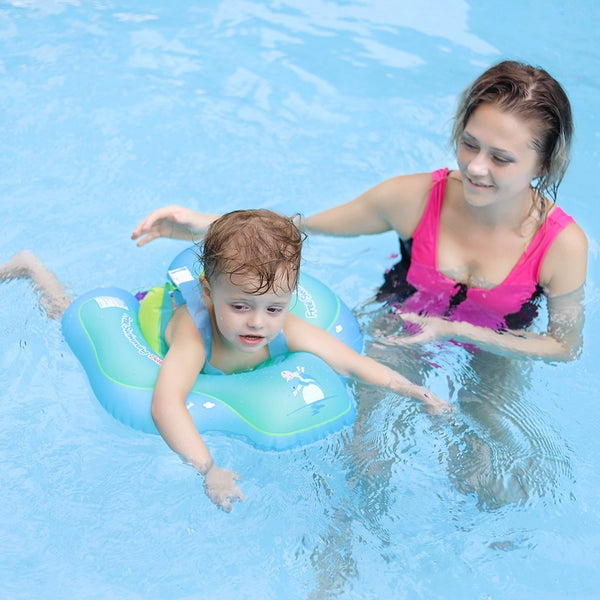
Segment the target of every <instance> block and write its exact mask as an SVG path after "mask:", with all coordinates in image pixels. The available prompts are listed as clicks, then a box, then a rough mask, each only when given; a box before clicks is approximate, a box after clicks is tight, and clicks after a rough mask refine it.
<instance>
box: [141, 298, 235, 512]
mask: <svg viewBox="0 0 600 600" xmlns="http://www.w3.org/2000/svg"><path fill="white" fill-rule="evenodd" d="M169 328H170V336H169V337H170V340H169V341H170V347H169V351H168V352H167V354H166V356H165V358H164V360H163V363H162V365H161V368H160V371H159V374H158V379H157V381H156V385H155V387H154V394H153V397H152V418H153V419H154V423H155V424H156V427H157V429H158V431H159V432H160V434H161V436H162V437H163V439H164V440H165V442H167V444H168V445H169V447H170V448H171V449H172V450H173V451H174V452H177V454H179V455H180V456H181V458H182V459H183V461H184V462H185V463H187V464H189V465H192V466H193V467H194V468H195V469H196V470H197V471H198V472H199V473H201V474H202V475H204V482H205V486H206V493H207V494H208V496H209V498H210V499H211V500H212V501H213V502H214V503H215V504H217V505H218V506H220V507H221V508H223V509H224V510H225V511H227V512H229V511H230V510H231V502H232V501H235V500H243V498H244V496H243V494H242V492H241V490H240V489H239V488H238V487H237V485H236V483H235V482H236V481H237V480H239V478H240V477H239V475H237V473H235V472H233V471H230V470H227V469H222V468H220V467H217V466H216V465H215V464H214V461H213V458H212V456H211V454H210V452H209V450H208V448H207V447H206V444H205V443H204V440H203V439H202V436H201V435H200V434H199V433H198V430H197V429H196V425H195V424H194V421H193V419H192V417H191V415H190V413H189V411H188V410H187V408H186V406H185V403H186V399H187V397H188V394H189V393H190V390H191V389H192V386H193V385H194V382H195V381H196V378H197V377H198V373H199V371H200V369H201V368H202V366H203V365H204V361H205V360H206V352H205V350H204V345H203V343H202V338H201V337H200V334H199V333H198V330H197V329H196V326H195V324H194V322H193V320H192V317H191V316H190V314H189V312H188V311H187V308H186V307H184V306H182V307H180V308H179V309H177V311H176V312H175V314H174V315H173V317H172V319H171V322H170V323H169Z"/></svg>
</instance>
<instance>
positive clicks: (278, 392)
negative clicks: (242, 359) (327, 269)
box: [62, 248, 363, 450]
mask: <svg viewBox="0 0 600 600" xmlns="http://www.w3.org/2000/svg"><path fill="white" fill-rule="evenodd" d="M198 293H199V284H198V261H197V257H196V252H195V249H194V248H188V249H187V250H185V251H184V252H182V253H181V254H179V255H178V256H177V257H176V258H175V260H174V261H173V262H172V263H171V265H170V267H169V269H168V277H167V283H166V284H165V285H164V286H162V287H158V288H153V289H152V290H151V291H150V293H148V294H147V295H146V296H145V297H144V298H143V299H142V300H141V302H140V301H139V300H138V299H137V298H136V296H134V295H132V294H131V293H129V292H127V291H125V290H123V289H120V288H116V287H104V288H98V289H95V290H92V291H90V292H88V293H86V294H83V295H82V296H80V297H79V298H77V299H76V300H75V301H74V302H73V303H72V304H71V305H70V306H69V308H68V309H67V310H66V312H65V314H64V316H63V319H62V328H63V333H64V336H65V339H66V340H67V342H68V344H69V346H70V347H71V349H72V350H73V352H74V354H75V355H76V356H77V358H78V359H79V361H80V362H81V364H82V365H83V367H84V369H85V371H86V373H87V376H88V378H89V380H90V384H91V386H92V389H93V391H94V394H95V395H96V397H97V398H98V400H99V401H100V403H101V404H102V406H103V407H104V408H105V409H106V410H107V411H108V412H109V413H110V414H111V415H113V416H114V417H115V418H117V419H118V420H119V421H121V422H122V423H125V424H126V425H129V426H131V427H133V428H135V429H138V430H141V431H145V432H149V433H158V432H157V430H156V427H155V425H154V422H153V420H152V416H151V412H150V408H151V404H152V392H153V389H154V384H155V382H156V378H157V376H158V371H159V368H160V364H161V362H162V357H163V356H164V354H165V352H166V347H165V344H164V340H163V339H162V333H163V331H164V327H165V325H166V322H168V318H169V316H170V313H171V311H172V299H171V295H172V294H181V295H182V296H183V299H184V300H185V298H189V297H190V294H198ZM291 311H292V312H293V313H294V314H296V315H298V316H299V317H301V318H303V319H305V320H307V321H310V322H312V323H314V324H316V325H318V326H319V327H321V328H323V329H325V330H326V331H329V332H330V333H331V334H332V335H334V336H336V337H337V338H338V339H340V340H342V341H344V342H345V343H346V344H347V345H349V346H350V347H352V348H354V349H355V350H356V351H357V352H361V351H362V345H363V339H362V335H361V333H360V329H359V327H358V323H357V322H356V319H355V318H354V315H353V314H352V312H351V311H350V310H349V308H348V307H347V306H346V305H345V304H344V303H343V302H342V301H341V300H340V298H339V297H338V296H336V295H335V294H334V293H333V292H332V291H331V290H330V289H329V288H328V287H327V286H325V285H324V284H323V283H321V282H320V281H319V280H317V279H315V278H313V277H310V276H308V275H306V274H301V275H300V279H299V283H298V290H297V292H296V294H295V297H294V299H293V300H292V305H291ZM187 407H188V410H189V411H190V414H191V415H192V418H193V419H194V422H195V424H196V426H197V427H198V430H199V431H200V432H201V433H207V432H219V433H223V434H226V435H230V436H234V437H240V438H244V439H246V440H247V441H249V442H250V443H252V444H253V445H254V446H256V447H258V448H263V449H274V450H284V449H287V448H291V447H294V446H297V445H300V444H307V443H310V442H313V441H315V440H318V439H321V438H323V437H325V436H326V435H328V434H329V433H332V432H334V431H337V430H339V429H341V428H342V427H343V426H345V425H348V424H351V423H352V422H353V421H354V419H355V417H356V408H355V404H354V400H353V398H352V396H351V395H350V394H349V392H348V389H347V385H346V382H345V381H344V380H343V379H342V378H340V377H339V376H338V375H337V374H336V373H335V371H333V370H332V369H331V368H330V367H329V366H328V365H327V364H326V363H324V362H323V361H322V360H321V359H319V358H318V357H316V356H314V355H312V354H308V353H303V352H297V353H289V354H287V355H285V356H283V357H278V358H276V359H273V360H270V361H267V362H265V363H263V364H261V365H259V366H258V367H256V368H255V369H253V370H251V371H246V372H243V373H235V374H232V375H205V374H200V375H199V376H198V379H197V381H196V383H195V385H194V387H193V388H192V391H191V392H190V394H189V397H188V399H187Z"/></svg>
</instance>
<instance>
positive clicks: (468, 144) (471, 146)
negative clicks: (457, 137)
mask: <svg viewBox="0 0 600 600" xmlns="http://www.w3.org/2000/svg"><path fill="white" fill-rule="evenodd" d="M462 144H463V146H464V147H465V148H466V149H467V150H477V146H476V145H475V144H472V143H471V142H467V141H466V140H463V141H462Z"/></svg>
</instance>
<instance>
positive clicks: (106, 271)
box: [0, 0, 600, 600]
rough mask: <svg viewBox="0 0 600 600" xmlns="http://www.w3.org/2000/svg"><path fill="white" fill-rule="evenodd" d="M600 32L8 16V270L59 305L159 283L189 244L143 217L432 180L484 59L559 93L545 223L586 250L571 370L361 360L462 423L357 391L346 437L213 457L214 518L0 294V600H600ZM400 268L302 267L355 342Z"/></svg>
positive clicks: (130, 14)
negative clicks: (562, 157) (239, 497)
mask: <svg viewBox="0 0 600 600" xmlns="http://www.w3.org/2000/svg"><path fill="white" fill-rule="evenodd" d="M599 17H600V9H599V8H598V5H597V3H596V2H595V1H592V0H578V1H577V2H553V3H547V2H542V1H541V0H534V1H532V2H527V3H522V2H518V1H516V0H509V1H508V2H504V3H487V2H475V1H470V2H465V1H464V0H427V1H424V2H419V3H417V5H416V6H415V5H414V3H413V2H408V1H404V0H397V1H396V2H392V1H391V0H362V1H359V0H351V1H341V0H338V1H337V2H324V1H320V0H311V1H307V0H281V1H277V2H262V1H260V0H222V1H220V2H217V1H209V2H191V1H185V0H182V1H180V2H172V3H167V2H161V1H159V0H148V1H146V2H140V1H134V0H129V1H125V2H115V1H113V0H95V1H94V2H86V1H83V0H11V1H8V2H6V1H5V2H2V3H0V134H1V135H0V148H1V152H0V207H1V208H2V223H1V225H0V232H1V235H0V260H4V259H7V258H9V257H10V256H11V255H12V254H13V253H14V252H15V251H17V250H19V249H21V248H24V247H28V248H31V249H33V250H34V251H35V252H36V253H37V254H38V255H39V256H41V257H42V259H43V260H44V261H45V262H46V263H47V264H48V265H49V266H50V267H51V268H52V269H53V270H54V271H55V272H56V273H57V274H58V275H59V277H60V278H61V279H62V280H64V281H66V282H68V283H69V285H70V287H71V289H72V290H73V291H74V292H76V293H79V292H84V291H86V290H88V289H91V288H93V287H96V286H98V285H102V284H113V285H117V286H121V287H125V288H128V289H133V290H136V289H140V288H144V287H147V286H148V285H151V284H155V283H160V282H162V280H163V276H164V271H165V268H166V266H167V265H168V264H169V262H170V260H171V258H172V257H173V256H174V254H175V253H176V252H178V251H179V250H180V249H181V248H182V246H181V244H180V243H178V242H174V241H165V240H162V241H158V242H154V243H153V244H151V245H150V246H147V247H145V248H143V249H138V248H136V247H135V246H134V244H133V243H132V242H130V241H129V235H130V232H131V230H132V229H133V227H134V226H135V225H136V224H137V222H138V221H139V220H140V219H141V218H142V217H143V216H144V215H146V214H147V213H148V212H149V211H150V210H151V209H153V208H155V207H158V206H162V205H165V204H168V203H171V202H177V203H182V204H186V205H189V206H193V207H197V208H198V209H201V210H205V211H207V212H217V211H223V210H232V209H235V208H241V207H248V206H264V207H271V208H274V209H277V210H281V211H284V212H288V213H289V212H293V211H302V212H305V213H309V214H310V213H312V212H314V211H317V210H319V209H322V208H325V207H328V206H330V205H332V204H334V203H338V202H341V201H345V200H349V199H351V198H353V197H354V196H356V195H358V194H359V193H360V192H362V191H363V190H365V189H366V188H367V187H369V186H371V185H373V184H375V183H376V182H378V181H380V180H382V179H384V178H386V177H390V176H392V175H395V174H399V173H405V172H412V171H429V170H432V169H434V168H438V167H439V166H443V165H449V166H452V164H453V158H452V154H451V152H450V151H449V150H448V148H447V145H446V141H447V139H448V134H449V130H450V119H451V116H452V112H453V109H454V105H455V99H456V95H457V94H458V93H459V92H460V91H461V90H462V88H463V87H464V86H465V85H466V84H467V83H468V82H469V81H471V80H472V79H473V78H474V77H475V76H476V75H478V74H479V73H480V72H481V71H482V70H483V69H484V68H485V67H487V66H488V65H490V64H491V63H493V62H496V61H498V60H500V59H502V58H516V59H521V60H525V61H528V62H531V63H534V64H540V65H542V66H544V67H545V68H546V69H548V70H549V71H550V72H551V73H552V74H553V75H555V76H556V77H557V78H558V79H559V81H561V82H562V83H563V84H564V86H565V88H566V89H567V91H568V93H569V95H570V98H571V100H572V104H573V109H574V115H575V121H576V129H577V136H576V140H575V147H574V152H573V161H572V165H571V168H570V170H569V173H568V175H567V177H566V179H565V181H564V182H563V185H562V186H561V190H560V194H559V202H560V204H561V205H562V206H563V207H564V208H565V209H566V210H567V212H569V213H571V214H572V215H573V216H574V217H575V218H576V219H577V220H578V221H579V222H580V223H581V224H582V226H583V227H584V229H585V230H586V232H587V234H588V237H589V240H590V268H589V278H588V285H587V292H586V297H587V300H586V303H587V313H586V327H585V346H584V351H583V354H582V356H581V358H580V359H579V360H577V361H575V362H573V363H569V364H547V363H544V362H541V361H526V360H522V361H519V362H516V361H511V360H509V359H503V360H500V359H492V358H491V357H489V356H485V355H484V356H483V357H482V358H481V359H480V360H479V363H481V364H473V362H472V361H471V360H468V357H467V356H466V355H465V353H464V351H463V350H460V349H457V348H452V347H450V346H449V345H443V344H442V345H431V346H428V347H426V348H423V349H422V350H419V351H417V350H411V351H407V352H406V353H395V354H393V353H390V351H389V350H387V351H386V352H387V353H385V352H383V351H382V350H380V349H377V348H373V349H372V351H373V352H374V353H377V354H378V356H379V358H381V359H382V360H385V361H386V362H388V363H389V364H393V365H396V366H401V368H402V369H403V370H405V372H407V374H410V375H411V376H414V377H422V378H423V379H424V380H425V381H426V382H427V383H428V385H431V386H432V387H433V388H434V389H435V390H436V391H438V392H439V393H443V394H445V395H446V396H447V397H449V398H450V400H451V401H453V402H456V403H457V404H458V403H459V404H460V408H459V410H458V411H457V414H456V416H455V418H453V420H452V421H451V422H450V423H448V422H440V421H436V420H435V419H431V418H430V417H428V416H427V415H426V414H424V413H423V412H422V411H420V410H418V409H417V407H416V406H415V403H414V402H411V401H409V400H407V399H404V398H399V397H397V396H394V395H393V394H389V393H386V392H384V391H381V390H378V389H373V388H369V387H367V386H361V385H357V386H356V393H357V395H358V398H359V417H358V420H357V424H356V426H355V427H354V428H348V429H347V430H344V431H342V432H340V433H339V434H336V435H332V436H330V437H329V438H328V439H327V440H324V441H323V442H321V443H316V444H312V445H310V446H307V447H304V448H300V449H296V450H293V451H289V452H283V453H274V452H261V451H258V450H256V449H254V448H252V447H250V446H248V445H247V444H245V443H243V442H241V441H236V440H231V439H228V438H224V437H221V436H216V435H215V436H208V437H207V441H208V443H209V445H210V447H211V449H212V450H213V453H214V454H215V455H216V457H217V460H218V462H220V463H221V464H223V465H226V466H230V467H231V468H235V469H236V470H237V471H238V472H240V473H241V474H242V475H243V481H242V487H243V491H244V493H245V494H246V497H247V499H246V501H245V502H243V503H241V504H239V505H236V506H235V508H234V511H233V512H232V513H231V514H225V513H223V512H220V511H218V510H216V509H215V508H214V507H213V506H212V505H211V504H210V502H209V501H208V499H207V498H206V496H205V495H204V493H203V490H202V485H201V479H200V478H199V477H197V476H195V475H194V473H193V471H192V470H191V469H190V468H188V467H185V466H183V465H182V464H181V463H180V461H179V459H178V458H177V457H176V456H174V455H173V454H172V453H171V452H170V451H169V450H168V449H167V447H166V446H165V444H164V443H163V442H162V440H161V439H160V438H158V437H156V436H150V435H144V434H140V433H138V432H136V431H133V430H130V429H128V428H126V427H124V426H123V425H121V424H119V423H118V422H116V421H115V420H113V419H112V418H111V417H109V416H108V415H107V414H106V413H105V412H103V410H102V408H101V407H100V405H99V403H98V402H97V401H96V399H95V398H94V396H93V394H92V392H91V390H90V388H89V385H88V383H87V380H86V377H85V375H84V373H83V371H82V369H81V367H80V365H79V364H78V362H77V360H76V359H75V358H74V356H73V355H72V354H71V352H70V351H69V349H68V347H67V345H66V343H65V342H64V340H63V339H62V336H61V332H60V327H59V324H58V323H56V322H51V323H49V322H48V321H47V319H46V318H45V317H44V316H43V315H42V314H41V313H40V312H39V311H38V309H37V303H36V298H35V296H34V294H33V293H32V292H31V290H30V288H29V287H28V286H27V284H26V283H24V282H11V283H10V284H5V285H2V286H0V315H1V321H0V347H1V348H2V351H1V352H0V486H1V490H2V494H1V501H0V556H2V560H1V561H0V582H1V583H0V597H2V598H11V599H13V598H86V599H88V598H90V599H94V598H98V599H100V598H119V599H125V600H129V599H142V598H143V599H145V600H146V599H163V598H164V599H181V600H187V599H192V598H194V599H195V598H213V597H220V598H239V599H246V598H247V599H259V598H260V599H261V600H262V599H271V598H273V599H279V598H286V599H312V600H320V599H326V598H344V599H354V598H361V599H382V598H385V599H387V598H406V599H413V598H423V599H427V600H431V599H436V598H440V599H441V598H444V599H446V598H450V599H454V598H457V599H462V598H469V599H471V598H473V599H478V600H479V599H481V600H483V599H502V600H506V599H523V598H528V599H529V598H534V599H535V598H544V599H560V598H566V597H568V598H573V599H592V598H595V597H597V593H598V592H597V590H598V589H600V573H599V569H598V564H600V475H599V473H600V458H599V455H600V452H599V450H600V444H599V442H598V437H597V431H598V429H599V426H600V403H599V402H598V400H599V399H600V393H599V392H598V389H599V387H600V376H599V374H598V367H597V356H598V352H599V350H600V349H599V344H598V338H597V335H596V334H597V332H598V331H599V324H600V314H599V313H600V293H599V290H598V286H599V283H600V271H599V268H598V240H599V236H600V230H599V225H598V223H599V222H600V218H599V217H600V209H599V208H598V202H597V200H596V197H597V191H596V188H595V184H594V183H593V182H594V181H595V179H596V173H597V171H598V167H599V162H600V158H599V148H600V144H599V141H600V140H599V136H600V125H599V122H598V120H599V117H598V113H597V107H598V106H599V105H600V84H599V83H598V82H599V81H600V53H599V50H598V45H597V44H596V43H595V38H596V36H597V31H598V29H599V26H600V18H599ZM396 251H397V244H396V240H395V239H394V236H393V235H391V234H390V235H383V236H377V237H364V238H358V239H332V238H327V237H321V238H314V239H311V240H310V241H309V243H308V245H307V249H306V263H305V268H306V270H307V271H309V272H311V273H312V274H315V275H317V276H318V277H320V278H322V279H324V280H326V281H327V282H328V283H329V284H330V285H331V286H332V287H333V288H334V289H335V290H336V291H337V292H338V293H339V294H340V295H341V296H342V297H343V298H344V299H345V300H346V302H347V303H348V304H349V305H350V306H351V307H353V308H354V309H355V310H356V311H357V312H358V313H360V319H361V323H362V324H363V326H364V327H365V330H366V331H367V333H368V332H369V331H370V328H371V329H372V328H373V323H374V322H375V321H376V319H377V318H378V316H379V315H378V313H377V311H376V310H374V309H373V307H372V306H371V307H368V308H366V309H365V308H363V307H364V305H365V304H366V303H367V302H368V300H369V298H370V297H371V295H372V293H373V291H374V289H375V288H376V286H377V285H378V284H379V282H380V280H381V273H382V272H383V270H384V269H385V268H386V267H388V266H389V265H390V264H391V259H390V255H391V254H393V253H394V252H396ZM420 352H424V353H425V355H426V357H427V358H428V359H429V360H430V362H436V363H437V364H439V365H440V367H441V368H439V369H430V370H429V371H424V370H423V367H422V365H423V362H422V361H421V360H420ZM448 382H450V384H449V383H448ZM469 388H470V390H471V392H470V394H471V396H469V393H468V392H466V391H464V390H467V389H469ZM475 396H477V397H478V398H480V399H483V400H484V402H476V401H474V400H473V399H474V398H475ZM470 399H471V400H473V401H469V400H470Z"/></svg>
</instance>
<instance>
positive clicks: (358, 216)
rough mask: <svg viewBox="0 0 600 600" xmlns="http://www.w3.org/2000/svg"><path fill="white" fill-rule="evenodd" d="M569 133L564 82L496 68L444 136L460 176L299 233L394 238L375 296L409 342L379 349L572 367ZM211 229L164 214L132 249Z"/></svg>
mask: <svg viewBox="0 0 600 600" xmlns="http://www.w3.org/2000/svg"><path fill="white" fill-rule="evenodd" d="M572 132H573V124H572V117H571V109H570V104H569V100H568V98H567V96H566V94H565V92H564V91H563V89H562V88H561V86H560V84H559V83H558V82H557V81H556V80H555V79H553V78H552V77H551V76H550V75H549V74H548V73H547V72H546V71H544V70H542V69H538V68H534V67H531V66H529V65H525V64H522V63H518V62H514V61H505V62H502V63H500V64H498V65H495V66H493V67H491V68H490V69H488V70H487V71H486V72H485V73H483V74H482V75H481V76H480V77H479V78H478V79H476V80H475V82H474V83H473V84H472V85H471V86H469V88H467V90H465V92H464V93H463V95H462V97H461V100H460V103H459V108H458V111H457V114H456V117H455V122H454V129H453V133H452V141H453V143H454V146H455V150H456V158H457V164H458V170H457V171H448V170H447V169H441V170H438V171H435V172H434V173H433V174H431V173H421V174H415V175H403V176H398V177H393V178H391V179H388V180H387V181H384V182H382V183H380V184H378V185H376V186H375V187H373V188H371V189H370V190H368V191H366V192H365V193H364V194H362V195H361V196H359V197H358V198H356V199H354V200H352V201H350V202H348V203H346V204H342V205H340V206H337V207H334V208H331V209H329V210H325V211H323V212H321V213H318V214H316V215H314V216H312V217H310V218H307V219H302V222H301V225H302V227H303V228H304V229H305V230H307V231H309V232H311V233H327V234H330V235H344V236H349V235H365V234H376V233H383V232H385V231H390V230H395V231H396V232H397V233H398V235H399V237H400V245H401V251H402V260H401V261H400V263H398V265H396V266H395V267H394V269H392V270H391V271H390V272H389V273H388V274H387V275H386V280H385V282H384V284H383V286H382V288H381V289H380V291H379V294H378V298H379V299H380V300H383V301H385V302H387V303H388V304H389V305H390V306H391V307H392V308H393V310H394V311H395V312H396V314H398V315H399V316H400V317H401V318H402V319H403V320H404V321H405V322H408V323H409V324H410V325H408V326H407V327H406V329H407V330H408V331H412V332H414V330H415V325H416V326H418V330H417V332H416V333H414V335H412V336H408V337H407V336H402V337H400V336H394V335H392V336H388V337H387V338H386V343H394V344H406V343H423V342H427V341H431V340H441V339H453V340H457V341H461V342H466V343H470V344H474V345H476V346H478V347H480V348H482V349H485V350H489V351H492V352H495V353H498V354H508V355H513V356H514V355H521V354H524V355H530V356H537V357H542V358H546V359H551V360H570V359H572V358H574V357H575V356H576V355H577V352H578V350H579V349H580V347H581V332H582V328H583V302H582V296H583V285H584V283H585V278H586V268H587V239H586V236H585V234H584V232H583V231H582V229H581V228H580V227H579V226H578V225H577V224H576V223H575V222H574V221H573V219H572V218H571V217H569V216H568V215H566V214H565V213H564V212H563V211H562V210H561V209H560V208H559V207H558V206H556V204H555V200H556V192H557V189H558V186H559V184H560V182H561V180H562V178H563V175H564V173H565V171H566V169H567V166H568V162H569V150H570V144H571V138H572ZM214 218H216V215H206V214H201V213H196V212H194V211H191V210H189V209H185V208H182V207H178V206H169V207H166V208H162V209H159V210H156V211H154V212H152V213H151V214H150V215H149V216H148V217H146V219H144V220H143V221H142V222H141V223H140V224H139V225H138V226H137V228H136V229H135V230H134V232H133V234H132V239H134V240H135V239H138V240H139V241H138V246H142V245H144V244H146V243H148V242H149V241H152V240H153V239H155V238H157V237H160V236H165V237H173V238H179V239H192V238H193V237H195V236H198V235H202V234H203V233H204V232H205V231H206V228H207V227H208V224H209V223H210V222H211V221H212V220H214ZM541 296H545V297H546V298H547V301H548V314H549V322H548V328H547V331H546V332H543V333H534V332H532V331H529V330H528V329H527V328H528V326H529V325H531V323H532V321H533V319H534V318H535V316H536V315H537V306H538V302H539V298H540V297H541Z"/></svg>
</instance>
